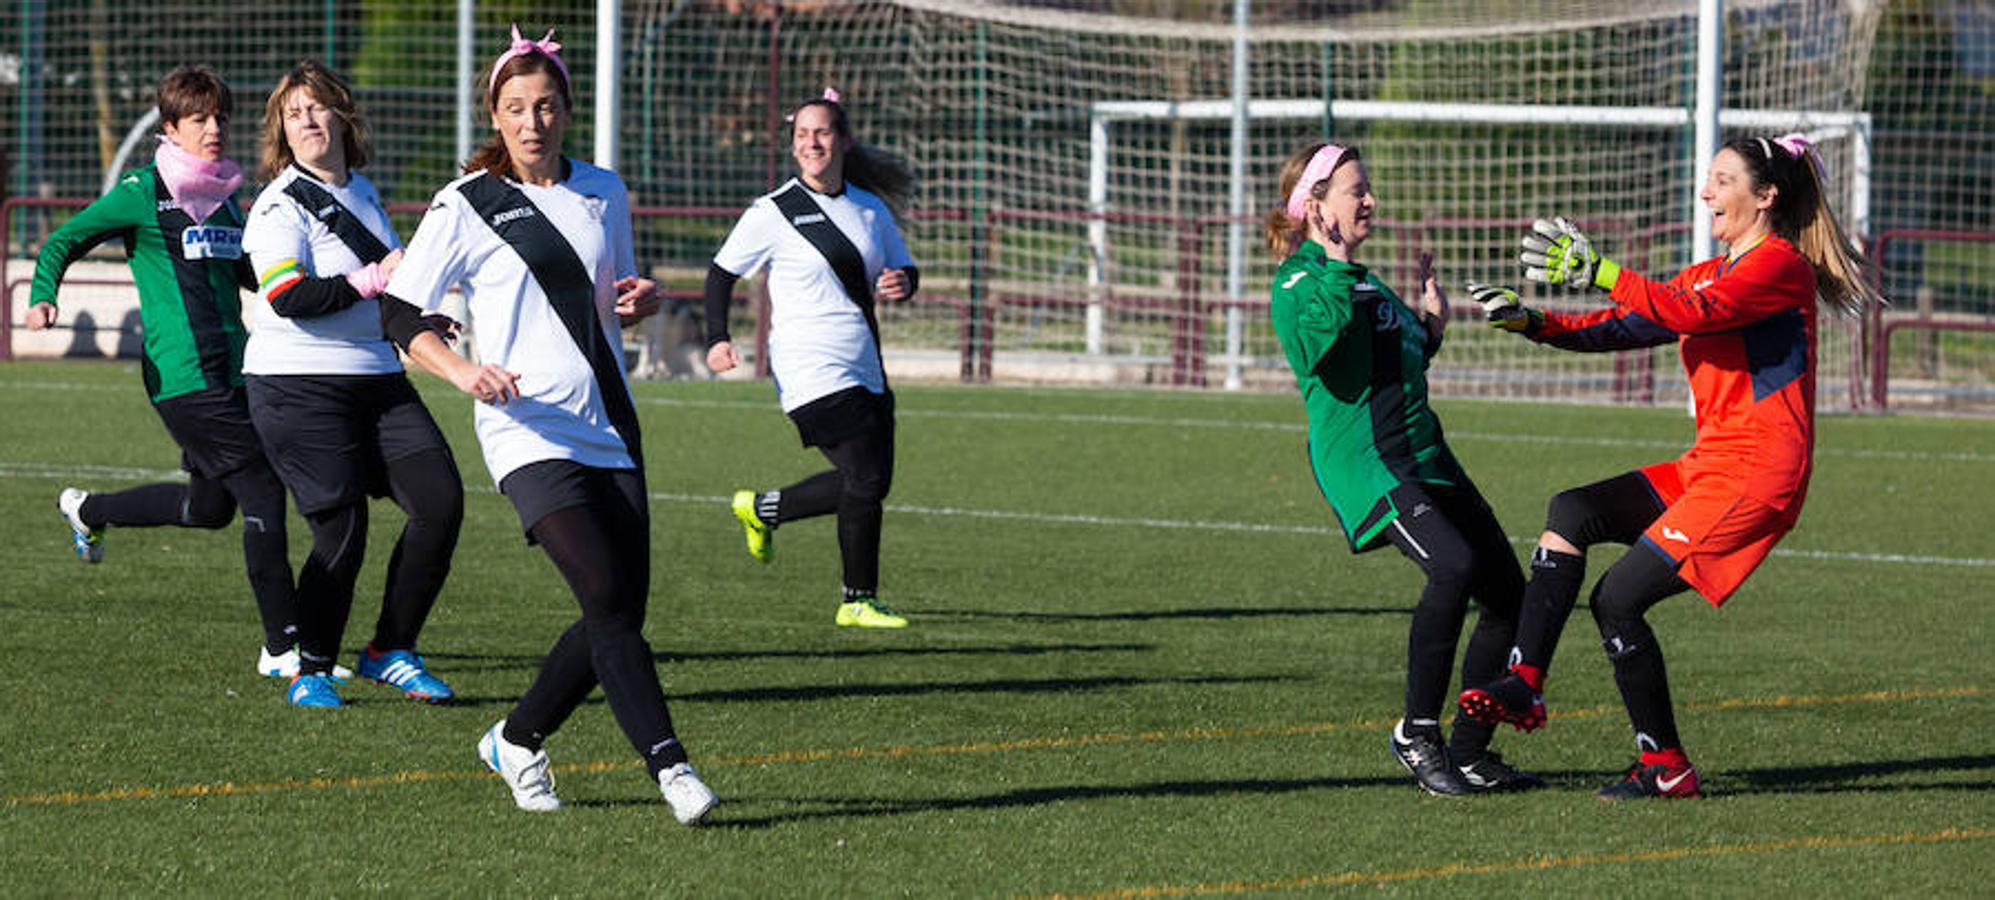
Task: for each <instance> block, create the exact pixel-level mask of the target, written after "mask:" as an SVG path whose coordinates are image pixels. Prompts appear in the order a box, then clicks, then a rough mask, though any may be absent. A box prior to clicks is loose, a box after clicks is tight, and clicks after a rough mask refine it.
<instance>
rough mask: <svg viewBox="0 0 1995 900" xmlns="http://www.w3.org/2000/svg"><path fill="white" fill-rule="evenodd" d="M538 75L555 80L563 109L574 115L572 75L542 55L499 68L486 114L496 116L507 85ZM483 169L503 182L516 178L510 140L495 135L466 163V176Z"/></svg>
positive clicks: (511, 61) (489, 92) (524, 55)
mask: <svg viewBox="0 0 1995 900" xmlns="http://www.w3.org/2000/svg"><path fill="white" fill-rule="evenodd" d="M535 72H540V73H543V74H546V75H547V76H548V77H550V78H552V79H554V84H555V85H556V86H557V87H559V88H560V89H561V106H562V108H563V110H564V111H566V112H571V113H572V112H574V110H575V100H574V98H573V96H572V95H570V94H569V93H568V74H567V73H565V72H563V71H561V64H560V63H557V62H555V61H554V58H553V57H551V56H547V55H546V54H542V53H522V54H520V55H518V56H515V57H513V58H512V59H509V60H506V64H505V65H503V66H500V67H499V72H498V74H497V75H496V76H494V77H493V78H492V80H491V87H490V88H488V89H487V90H486V91H485V112H487V113H490V114H496V113H497V112H498V111H499V89H500V88H502V87H505V86H506V82H508V81H511V80H513V79H515V78H518V77H520V76H522V75H532V74H534V73H535ZM480 169H483V170H485V171H487V172H490V173H492V174H493V175H497V176H499V177H501V178H510V177H512V174H513V155H512V154H511V153H508V152H506V139H505V136H504V135H501V134H498V133H497V132H494V133H493V134H492V137H491V139H490V140H488V141H486V142H485V143H484V145H483V146H480V147H479V148H478V149H477V150H476V151H474V152H473V153H472V154H471V158H470V159H468V160H465V161H464V172H465V174H467V175H468V174H470V173H472V172H476V171H478V170H480Z"/></svg>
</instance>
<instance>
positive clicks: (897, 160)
mask: <svg viewBox="0 0 1995 900" xmlns="http://www.w3.org/2000/svg"><path fill="white" fill-rule="evenodd" d="M813 106H821V107H823V108H825V109H827V110H830V111H831V127H832V130H833V131H836V132H837V133H838V136H839V137H840V138H844V139H845V140H847V141H849V142H850V143H849V149H847V150H846V151H845V169H844V171H845V180H846V181H848V182H851V183H852V184H856V185H858V186H860V187H862V188H865V189H866V190H868V191H870V192H872V193H874V194H876V195H878V196H879V198H880V199H881V200H884V201H886V204H887V208H888V209H890V210H892V211H893V214H894V218H895V219H904V218H906V217H905V216H904V215H902V213H903V211H905V210H906V209H907V202H908V199H909V198H910V197H911V196H912V195H913V193H914V169H913V168H912V167H910V166H909V165H908V164H907V160H905V159H902V158H901V157H899V156H896V155H894V154H892V153H888V152H887V151H885V150H881V149H880V148H878V147H874V146H872V145H870V144H866V143H862V142H860V140H859V139H858V138H855V137H853V136H852V123H851V122H850V121H849V120H848V119H847V118H846V115H845V104H843V103H840V102H838V101H836V100H829V99H825V98H822V97H820V98H817V99H814V100H810V101H807V102H805V103H804V104H803V105H802V106H799V107H797V110H796V111H797V112H798V113H801V112H803V111H804V110H806V109H808V108H810V107H813ZM791 118H792V119H793V120H794V119H795V116H794V115H792V116H791Z"/></svg>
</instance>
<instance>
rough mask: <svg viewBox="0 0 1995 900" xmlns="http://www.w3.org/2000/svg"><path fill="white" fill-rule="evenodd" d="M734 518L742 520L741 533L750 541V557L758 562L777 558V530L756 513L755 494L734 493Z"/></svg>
mask: <svg viewBox="0 0 1995 900" xmlns="http://www.w3.org/2000/svg"><path fill="white" fill-rule="evenodd" d="M734 517H735V518H737V519H740V520H741V532H742V535H743V536H744V537H746V538H747V540H748V555H749V556H753V557H755V560H756V561H757V562H764V563H766V562H768V561H769V560H772V559H775V558H776V529H775V527H774V526H771V525H770V524H769V523H767V522H764V521H762V517H761V516H759V515H756V513H755V492H754V491H735V492H734Z"/></svg>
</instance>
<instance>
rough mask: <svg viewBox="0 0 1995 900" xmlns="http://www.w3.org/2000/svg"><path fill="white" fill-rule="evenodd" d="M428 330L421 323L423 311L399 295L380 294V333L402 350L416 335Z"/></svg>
mask: <svg viewBox="0 0 1995 900" xmlns="http://www.w3.org/2000/svg"><path fill="white" fill-rule="evenodd" d="M427 330H429V326H428V325H425V324H423V311H422V310H420V309H417V308H416V306H415V304H413V303H410V302H409V301H407V300H403V299H402V298H400V297H394V296H390V295H388V294H382V295H381V334H382V336H384V337H386V338H387V339H388V340H390V341H393V342H394V344H395V346H397V347H400V348H402V349H403V350H407V349H409V342H410V341H413V340H415V339H416V335H417V334H419V333H421V332H423V331H427Z"/></svg>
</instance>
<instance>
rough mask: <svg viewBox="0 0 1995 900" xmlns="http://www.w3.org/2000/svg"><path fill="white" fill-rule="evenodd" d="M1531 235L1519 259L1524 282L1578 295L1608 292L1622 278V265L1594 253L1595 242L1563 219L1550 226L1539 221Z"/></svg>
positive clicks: (1554, 221) (1524, 241)
mask: <svg viewBox="0 0 1995 900" xmlns="http://www.w3.org/2000/svg"><path fill="white" fill-rule="evenodd" d="M1531 231H1532V233H1531V234H1527V235H1525V236H1524V239H1523V240H1522V241H1520V243H1521V244H1523V246H1524V252H1523V253H1522V254H1519V255H1518V257H1517V259H1518V261H1519V262H1522V263H1523V264H1524V277H1525V278H1527V279H1529V280H1531V281H1536V282H1540V283H1543V284H1560V285H1564V286H1566V287H1568V288H1571V289H1572V290H1575V291H1576V290H1580V289H1582V288H1585V287H1588V286H1592V287H1597V288H1599V289H1601V290H1603V291H1606V290H1612V289H1613V288H1614V280H1615V279H1617V278H1619V277H1621V266H1620V264H1618V263H1616V262H1614V261H1613V260H1611V259H1608V258H1606V257H1604V256H1601V255H1600V254H1599V253H1596V252H1594V249H1593V242H1592V241H1590V240H1588V239H1587V237H1586V234H1585V233H1584V232H1582V231H1580V230H1579V228H1578V226H1575V225H1573V224H1572V222H1571V221H1569V220H1567V219H1566V218H1565V217H1564V216H1560V217H1558V218H1556V219H1553V220H1551V221H1549V222H1547V221H1545V220H1544V219H1539V220H1538V221H1536V222H1534V223H1532V224H1531Z"/></svg>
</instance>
